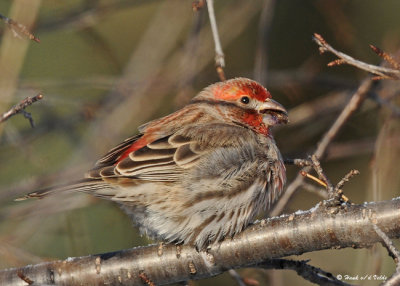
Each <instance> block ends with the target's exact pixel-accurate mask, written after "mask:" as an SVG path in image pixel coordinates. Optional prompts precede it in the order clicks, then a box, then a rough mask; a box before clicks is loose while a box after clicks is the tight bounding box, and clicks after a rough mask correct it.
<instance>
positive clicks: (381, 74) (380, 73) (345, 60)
mask: <svg viewBox="0 0 400 286" xmlns="http://www.w3.org/2000/svg"><path fill="white" fill-rule="evenodd" d="M313 40H314V41H315V42H316V43H317V44H318V45H319V46H320V47H319V51H320V52H321V53H325V52H330V53H332V54H334V55H335V56H337V57H338V59H336V60H334V61H332V62H330V63H328V66H336V65H342V64H348V65H352V66H355V67H357V68H359V69H362V70H365V71H367V72H370V73H372V74H374V75H375V76H377V77H375V78H374V79H400V70H399V69H398V66H399V64H398V63H396V64H395V61H394V60H393V58H392V57H390V56H389V55H388V54H386V53H384V52H383V51H381V50H380V49H378V48H376V47H375V46H371V48H372V49H373V51H374V52H376V53H377V54H378V55H379V56H380V57H382V58H383V59H384V60H385V61H387V62H388V63H389V64H391V65H392V66H395V67H396V69H391V68H385V67H380V66H375V65H370V64H367V63H365V62H362V61H359V60H356V59H355V58H353V57H351V56H349V55H346V54H345V53H342V52H339V51H338V50H336V49H334V48H333V47H332V46H331V45H329V44H328V43H327V42H326V41H325V39H324V38H323V37H322V36H321V35H320V34H317V33H314V37H313Z"/></svg>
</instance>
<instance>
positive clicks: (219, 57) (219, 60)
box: [207, 0, 226, 81]
mask: <svg viewBox="0 0 400 286" xmlns="http://www.w3.org/2000/svg"><path fill="white" fill-rule="evenodd" d="M207 8H208V16H209V17H210V24H211V31H212V34H213V38H214V44H215V66H216V68H217V73H218V76H219V79H220V80H221V81H224V80H225V79H226V77H225V72H224V67H225V56H224V52H223V51H222V46H221V41H220V39H219V34H218V28H217V21H216V20H215V13H214V0H207Z"/></svg>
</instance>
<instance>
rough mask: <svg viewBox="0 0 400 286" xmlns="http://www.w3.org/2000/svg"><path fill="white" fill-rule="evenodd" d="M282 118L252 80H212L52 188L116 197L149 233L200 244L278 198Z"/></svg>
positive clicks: (228, 232) (238, 227) (239, 226)
mask: <svg viewBox="0 0 400 286" xmlns="http://www.w3.org/2000/svg"><path fill="white" fill-rule="evenodd" d="M286 122H287V112H286V110H285V109H284V108H283V107H282V106H281V105H280V104H279V103H277V102H276V101H274V100H272V99H271V94H270V93H269V92H268V91H267V90H266V89H265V88H264V87H263V86H261V85H260V84H258V83H257V82H255V81H252V80H249V79H245V78H236V79H232V80H228V81H225V82H220V83H216V84H213V85H210V86H209V87H207V88H206V89H204V90H203V91H202V92H200V93H199V94H198V95H197V96H196V97H194V98H193V99H192V101H191V102H190V103H189V104H188V105H186V106H185V107H183V108H182V109H180V110H178V111H176V112H175V113H172V114H170V115H167V116H165V117H163V118H160V119H156V120H154V121H151V122H148V123H146V124H144V125H142V126H140V127H139V134H138V135H136V136H133V137H131V138H128V139H126V140H125V141H124V142H122V143H121V144H119V145H118V146H116V147H115V148H113V149H111V150H110V151H109V152H108V153H107V154H106V155H105V156H104V157H103V158H101V159H100V160H98V161H97V163H96V165H95V167H94V168H93V169H92V170H90V171H89V172H88V173H87V174H86V178H85V179H83V180H81V181H79V182H76V183H74V184H72V185H67V186H64V187H58V188H56V189H55V191H57V190H76V191H82V192H86V193H90V194H93V195H94V196H97V197H100V198H105V199H108V200H112V201H115V202H118V203H119V204H120V205H121V206H122V208H123V209H124V210H125V211H126V212H127V213H128V214H129V215H130V216H131V218H132V219H133V221H134V222H135V224H136V225H138V226H139V228H140V231H141V232H142V233H145V234H147V235H148V236H149V237H151V238H153V239H160V240H163V241H166V242H175V243H185V244H186V243H187V244H192V245H195V246H196V247H197V248H198V249H204V248H205V247H207V246H208V245H209V244H211V243H214V242H217V241H220V240H222V239H223V238H224V237H227V236H233V235H234V234H236V233H238V232H240V231H242V230H243V229H244V228H245V227H246V226H247V225H248V224H249V223H251V222H252V220H253V219H254V218H255V216H256V215H257V214H258V213H259V212H260V211H261V210H263V209H268V208H269V207H270V205H271V203H273V202H274V201H275V200H276V199H277V198H278V197H279V195H280V193H281V192H282V189H283V185H284V183H285V180H286V174H285V166H284V164H283V162H282V157H281V154H280V152H279V150H278V148H277V146H276V144H275V141H274V139H273V137H272V134H271V126H273V125H275V124H279V123H286ZM53 191H54V189H48V190H42V191H39V192H35V193H31V194H29V195H27V197H42V196H44V195H45V194H48V193H50V192H53Z"/></svg>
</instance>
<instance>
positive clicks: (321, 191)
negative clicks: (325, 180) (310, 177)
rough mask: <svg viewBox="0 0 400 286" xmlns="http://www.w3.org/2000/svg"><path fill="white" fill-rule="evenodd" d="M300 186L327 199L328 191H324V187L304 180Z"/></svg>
mask: <svg viewBox="0 0 400 286" xmlns="http://www.w3.org/2000/svg"><path fill="white" fill-rule="evenodd" d="M302 187H303V188H304V189H305V190H306V191H307V192H309V193H312V194H316V195H318V196H320V197H321V198H323V199H324V200H326V199H328V193H327V192H326V189H323V188H319V187H317V186H315V185H313V184H309V183H306V182H303V184H302Z"/></svg>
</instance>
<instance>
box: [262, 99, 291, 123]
mask: <svg viewBox="0 0 400 286" xmlns="http://www.w3.org/2000/svg"><path fill="white" fill-rule="evenodd" d="M258 112H259V113H261V114H265V115H270V116H268V117H269V119H268V121H271V119H273V121H274V123H275V124H282V123H288V121H289V119H288V114H287V111H286V109H285V108H284V107H283V106H282V105H281V104H280V103H278V102H276V101H275V100H273V99H270V98H269V99H267V100H266V101H264V102H263V103H262V104H261V106H260V108H259V109H258ZM271 117H272V118H271ZM269 123H271V122H269ZM268 125H271V124H268Z"/></svg>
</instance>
